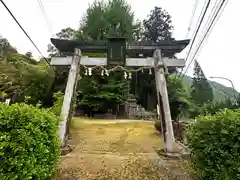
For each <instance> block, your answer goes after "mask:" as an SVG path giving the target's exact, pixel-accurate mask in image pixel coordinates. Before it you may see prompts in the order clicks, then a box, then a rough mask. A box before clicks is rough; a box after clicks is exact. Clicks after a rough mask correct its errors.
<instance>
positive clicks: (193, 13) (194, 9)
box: [185, 0, 199, 39]
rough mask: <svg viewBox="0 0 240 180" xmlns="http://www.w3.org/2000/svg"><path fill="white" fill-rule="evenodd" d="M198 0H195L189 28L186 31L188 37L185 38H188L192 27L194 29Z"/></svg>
mask: <svg viewBox="0 0 240 180" xmlns="http://www.w3.org/2000/svg"><path fill="white" fill-rule="evenodd" d="M198 1H199V0H195V3H194V5H193V10H192V15H191V18H190V21H189V25H188V29H187V33H186V36H185V37H186V38H185V39H187V38H188V36H189V33H190V31H191V29H192V24H193V19H194V16H195V13H196V10H197V6H198Z"/></svg>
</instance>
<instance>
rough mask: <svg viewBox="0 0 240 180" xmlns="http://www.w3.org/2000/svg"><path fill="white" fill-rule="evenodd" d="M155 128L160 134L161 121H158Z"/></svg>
mask: <svg viewBox="0 0 240 180" xmlns="http://www.w3.org/2000/svg"><path fill="white" fill-rule="evenodd" d="M154 126H155V128H156V130H158V131H159V132H161V131H162V125H161V120H156V121H155V124H154Z"/></svg>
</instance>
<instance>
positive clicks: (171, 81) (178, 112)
mask: <svg viewBox="0 0 240 180" xmlns="http://www.w3.org/2000/svg"><path fill="white" fill-rule="evenodd" d="M167 88H168V97H169V104H170V109H171V115H172V119H173V120H179V119H180V118H181V117H183V116H186V115H187V114H188V110H189V108H190V106H191V102H190V100H189V97H188V94H187V92H186V91H185V88H184V87H183V84H182V81H181V80H180V79H179V78H175V77H174V76H168V78H167Z"/></svg>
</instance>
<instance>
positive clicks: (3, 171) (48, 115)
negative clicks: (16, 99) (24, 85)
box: [0, 103, 60, 180]
mask: <svg viewBox="0 0 240 180" xmlns="http://www.w3.org/2000/svg"><path fill="white" fill-rule="evenodd" d="M58 126H59V118H58V117H57V116H56V115H54V114H53V113H52V112H50V110H46V109H38V108H36V107H34V106H32V105H26V104H24V103H21V104H13V105H11V106H8V105H7V104H6V103H0V159H1V160H0V177H1V180H19V179H21V180H28V179H29V180H30V179H39V180H42V179H45V178H46V177H48V176H50V175H51V174H52V172H53V171H55V167H56V165H57V162H58V160H59V157H60V141H59V140H58V134H57V130H58Z"/></svg>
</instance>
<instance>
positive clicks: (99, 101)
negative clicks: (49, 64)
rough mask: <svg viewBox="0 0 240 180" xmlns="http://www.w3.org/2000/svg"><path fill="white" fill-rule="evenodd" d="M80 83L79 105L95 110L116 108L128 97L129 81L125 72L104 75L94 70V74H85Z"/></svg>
mask: <svg viewBox="0 0 240 180" xmlns="http://www.w3.org/2000/svg"><path fill="white" fill-rule="evenodd" d="M78 85H79V87H78V88H77V90H78V105H82V106H83V107H85V108H87V109H91V110H93V111H98V110H103V111H107V110H108V109H115V108H116V107H117V105H118V104H123V103H124V102H126V100H127V98H128V92H129V82H128V80H126V79H124V76H123V72H114V73H111V74H110V76H104V77H103V76H101V75H100V73H99V72H98V71H93V74H92V76H84V77H83V78H82V79H81V80H80V82H79V83H78Z"/></svg>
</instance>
